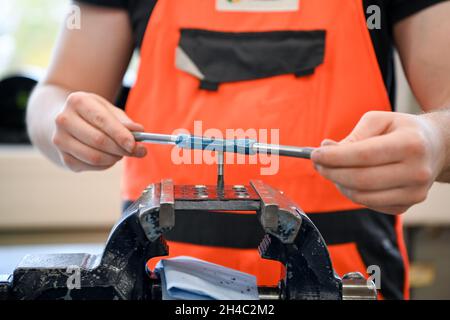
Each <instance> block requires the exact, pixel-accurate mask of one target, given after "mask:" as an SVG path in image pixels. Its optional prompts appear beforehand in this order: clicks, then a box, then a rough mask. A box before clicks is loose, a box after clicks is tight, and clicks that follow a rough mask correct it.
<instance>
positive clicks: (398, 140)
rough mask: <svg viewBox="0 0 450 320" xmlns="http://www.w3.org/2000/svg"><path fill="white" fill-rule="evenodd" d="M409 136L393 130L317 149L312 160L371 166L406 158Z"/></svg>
mask: <svg viewBox="0 0 450 320" xmlns="http://www.w3.org/2000/svg"><path fill="white" fill-rule="evenodd" d="M405 141H407V137H405V135H404V134H403V133H399V132H393V133H389V134H385V135H382V136H377V137H372V138H368V139H366V140H364V141H357V142H353V143H347V144H339V145H338V146H325V147H320V148H318V149H316V150H315V151H314V152H313V153H312V155H311V160H312V161H314V163H316V164H317V165H322V166H327V167H369V166H378V165H384V164H389V163H395V162H399V161H402V160H404V157H405V154H404V151H405V148H406V143H405Z"/></svg>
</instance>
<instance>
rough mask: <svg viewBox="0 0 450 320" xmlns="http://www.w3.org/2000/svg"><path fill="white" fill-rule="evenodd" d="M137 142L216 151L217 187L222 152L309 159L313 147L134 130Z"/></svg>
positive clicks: (220, 186)
mask: <svg viewBox="0 0 450 320" xmlns="http://www.w3.org/2000/svg"><path fill="white" fill-rule="evenodd" d="M133 135H134V138H135V140H136V141H138V142H147V143H155V144H166V145H174V146H178V147H179V148H183V149H197V150H209V151H216V152H217V158H218V168H217V170H218V171H217V189H218V190H222V191H223V188H224V184H225V181H224V152H233V153H239V154H246V155H254V154H259V153H263V154H271V155H280V156H286V157H294V158H303V159H311V153H312V152H313V150H314V148H309V147H303V148H301V147H293V146H281V145H275V144H265V143H259V142H257V141H256V140H253V139H215V138H208V137H199V136H192V135H188V134H179V135H169V134H158V133H147V132H134V133H133Z"/></svg>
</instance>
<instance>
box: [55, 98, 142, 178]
mask: <svg viewBox="0 0 450 320" xmlns="http://www.w3.org/2000/svg"><path fill="white" fill-rule="evenodd" d="M55 122H56V129H55V132H54V134H53V137H52V142H53V144H54V145H55V147H56V148H57V150H58V152H59V154H60V157H61V161H62V163H63V165H64V166H66V167H67V168H69V169H70V170H72V171H75V172H80V171H91V170H104V169H107V168H110V167H111V166H113V165H114V164H115V163H116V162H118V161H119V160H120V159H122V158H123V157H124V156H132V157H144V156H145V155H146V153H147V151H146V149H145V147H144V146H142V145H139V144H137V143H136V142H135V140H134V137H133V135H132V134H131V131H142V130H143V127H142V125H140V124H137V123H135V122H133V121H132V120H131V119H130V118H128V117H127V115H126V114H125V112H123V111H122V110H120V109H119V108H117V107H115V106H113V105H112V104H110V103H109V102H108V101H107V100H105V99H103V98H102V97H100V96H98V95H95V94H91V93H84V92H76V93H72V94H71V95H69V97H68V98H67V100H66V104H65V106H64V108H63V110H62V111H61V112H60V113H59V114H58V115H57V116H56V119H55Z"/></svg>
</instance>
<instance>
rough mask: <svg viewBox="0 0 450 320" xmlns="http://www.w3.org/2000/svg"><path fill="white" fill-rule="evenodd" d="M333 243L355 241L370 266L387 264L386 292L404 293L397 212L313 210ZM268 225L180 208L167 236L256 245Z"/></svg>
mask: <svg viewBox="0 0 450 320" xmlns="http://www.w3.org/2000/svg"><path fill="white" fill-rule="evenodd" d="M308 216H309V217H310V218H311V220H312V221H313V222H314V224H315V225H316V226H317V228H318V229H319V231H320V232H321V234H322V236H323V237H324V239H325V242H326V243H327V245H337V244H346V243H355V244H356V247H357V249H358V252H359V254H360V255H361V259H362V261H363V262H364V264H365V265H366V266H371V265H376V266H379V267H380V270H381V293H382V294H383V296H384V297H385V298H386V299H402V298H403V288H404V281H405V266H404V264H403V259H402V256H401V254H400V250H399V249H398V239H397V234H396V230H395V217H394V216H391V215H386V214H382V213H379V212H375V211H372V210H369V209H360V210H352V211H342V212H340V211H339V212H327V213H314V214H308ZM263 235H264V231H263V229H262V227H261V226H260V223H259V222H258V220H257V218H256V214H234V213H229V212H205V211H178V212H176V214H175V228H174V229H173V230H172V231H171V232H169V233H167V234H166V235H165V237H166V239H167V240H171V241H175V242H182V243H189V244H196V245H203V246H209V247H226V248H236V249H252V248H253V249H256V248H257V247H258V245H259V243H260V241H261V240H262V238H263Z"/></svg>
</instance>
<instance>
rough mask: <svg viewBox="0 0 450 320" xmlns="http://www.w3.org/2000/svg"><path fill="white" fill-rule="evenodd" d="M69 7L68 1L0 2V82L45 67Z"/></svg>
mask: <svg viewBox="0 0 450 320" xmlns="http://www.w3.org/2000/svg"><path fill="white" fill-rule="evenodd" d="M69 5H70V1H69V0H1V1H0V78H2V77H3V76H4V75H6V74H10V73H15V72H18V71H24V70H29V68H30V67H32V68H35V67H38V68H45V67H46V66H47V65H48V63H49V61H50V56H51V52H52V48H53V46H54V43H55V39H56V37H57V35H58V31H59V28H60V25H61V23H63V22H64V19H65V17H66V14H67V12H68V9H69Z"/></svg>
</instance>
